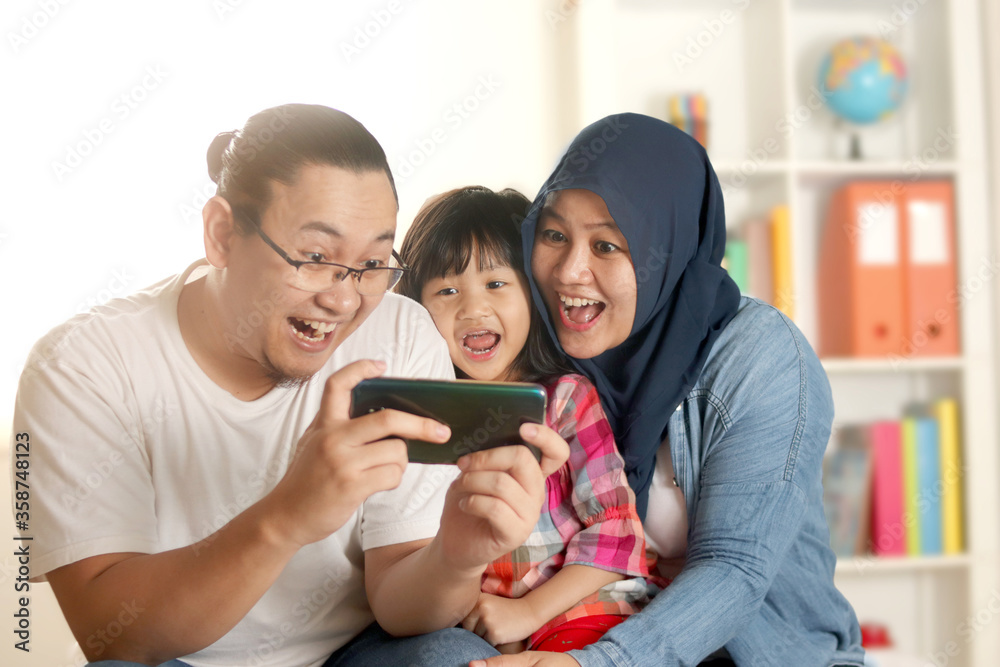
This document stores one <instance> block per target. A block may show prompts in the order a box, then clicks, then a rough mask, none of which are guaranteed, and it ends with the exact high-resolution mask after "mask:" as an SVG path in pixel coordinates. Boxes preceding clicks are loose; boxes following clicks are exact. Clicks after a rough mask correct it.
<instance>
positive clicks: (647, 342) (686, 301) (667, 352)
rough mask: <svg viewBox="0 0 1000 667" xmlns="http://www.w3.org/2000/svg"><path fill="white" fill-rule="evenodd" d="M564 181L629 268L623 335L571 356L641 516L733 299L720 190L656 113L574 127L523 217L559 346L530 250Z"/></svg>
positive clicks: (693, 148)
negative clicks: (632, 295)
mask: <svg viewBox="0 0 1000 667" xmlns="http://www.w3.org/2000/svg"><path fill="white" fill-rule="evenodd" d="M570 188H580V189H586V190H590V191H591V192H593V193H595V194H597V195H599V196H600V197H602V198H603V199H604V201H605V203H606V204H607V206H608V211H609V212H610V213H611V217H612V218H614V220H615V222H616V223H617V225H618V227H619V229H620V230H621V232H622V234H624V236H625V239H626V240H627V241H628V246H629V251H630V253H631V256H632V264H633V266H634V267H635V271H636V283H637V287H638V294H637V297H636V313H635V320H634V323H633V325H632V331H631V333H630V334H629V337H628V338H627V339H626V340H625V341H624V342H623V343H622V344H621V345H619V346H617V347H615V348H611V349H609V350H607V351H605V352H603V353H602V354H600V355H598V356H596V357H594V358H592V359H572V362H573V364H574V365H575V366H576V367H577V368H578V369H579V370H580V372H581V373H583V374H584V375H586V376H587V377H589V378H590V379H591V380H593V382H594V384H595V385H596V386H597V390H598V392H599V394H600V396H601V402H602V404H603V406H604V410H605V412H607V415H608V420H609V421H610V422H611V428H612V430H613V431H614V434H615V439H616V442H617V444H618V449H619V451H621V453H622V456H623V457H624V459H625V471H626V473H627V474H628V481H629V484H630V485H631V486H632V489H633V490H634V491H635V495H636V501H637V505H638V510H639V516H640V517H642V518H643V519H644V518H645V516H646V506H647V501H648V498H649V485H650V482H651V481H652V479H653V470H654V468H655V464H656V452H657V449H659V447H660V444H661V443H662V442H663V440H664V438H665V437H666V434H667V422H668V420H669V419H670V417H671V415H673V413H674V410H675V408H676V407H677V406H678V405H679V404H680V402H681V401H682V400H684V397H685V396H687V394H688V393H689V392H690V390H691V387H692V386H693V385H694V383H695V381H696V380H697V379H698V376H699V374H700V373H701V370H702V367H703V366H704V365H705V359H706V358H707V357H708V353H709V351H710V350H711V348H712V343H713V342H714V341H715V339H716V338H717V337H718V336H719V333H720V332H721V331H722V330H723V329H724V328H725V326H726V324H728V323H729V321H730V320H731V319H732V318H733V316H734V315H735V314H736V309H737V307H738V306H739V299H740V293H739V288H738V287H737V286H736V283H734V282H733V280H732V279H731V278H730V277H729V275H728V274H727V273H726V271H725V270H724V269H723V268H722V267H721V266H720V263H721V261H722V257H723V254H724V253H725V246H726V218H725V212H724V211H723V205H722V190H721V188H720V187H719V180H718V179H717V178H716V176H715V171H714V170H713V169H712V165H711V164H710V163H709V161H708V156H707V155H706V154H705V150H704V149H703V148H702V147H701V145H700V144H699V143H698V142H697V141H695V140H694V139H692V138H691V137H690V136H688V135H687V134H685V133H684V132H682V131H681V130H679V129H677V128H675V127H674V126H672V125H669V124H667V123H665V122H663V121H661V120H657V119H655V118H650V117H649V116H642V115H639V114H631V113H629V114H618V115H615V116H608V117H607V118H605V119H603V120H600V121H598V122H596V123H594V124H593V125H590V126H588V127H587V128H585V129H584V130H583V131H582V132H580V134H579V135H577V137H576V139H574V140H573V142H572V143H571V144H570V146H569V148H567V149H566V152H565V153H564V154H563V156H562V158H561V159H560V160H559V163H558V165H557V166H556V169H555V171H554V172H553V173H552V175H551V176H550V177H549V179H548V180H547V181H546V182H545V184H544V185H543V186H542V188H541V190H539V192H538V196H537V197H536V198H535V201H534V203H533V204H532V207H531V209H530V210H529V213H528V216H527V217H526V218H525V220H524V222H523V224H522V228H521V233H522V239H523V244H524V261H525V272H526V273H527V274H528V279H529V282H530V283H531V294H532V298H533V299H534V302H535V306H536V307H537V308H538V309H539V310H540V311H541V313H542V317H543V319H544V320H545V325H546V327H548V330H549V334H550V335H551V336H552V339H553V340H555V341H556V344H557V345H558V344H559V339H558V338H557V337H556V335H555V331H554V329H553V328H552V321H551V320H550V318H549V313H548V310H547V309H546V307H545V302H544V301H543V300H542V298H541V295H540V294H539V292H538V285H537V283H536V282H535V280H534V278H533V277H532V275H531V251H532V249H533V248H534V245H535V228H536V225H537V223H538V215H539V213H540V211H541V209H542V206H543V205H544V204H545V199H546V197H547V196H548V195H549V193H552V192H556V191H558V190H567V189H570ZM560 349H561V346H560Z"/></svg>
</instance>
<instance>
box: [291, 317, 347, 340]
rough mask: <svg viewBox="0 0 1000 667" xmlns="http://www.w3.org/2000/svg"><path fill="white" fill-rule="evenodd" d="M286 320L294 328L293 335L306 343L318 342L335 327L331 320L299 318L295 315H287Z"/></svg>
mask: <svg viewBox="0 0 1000 667" xmlns="http://www.w3.org/2000/svg"><path fill="white" fill-rule="evenodd" d="M288 321H289V322H290V323H291V325H292V328H293V329H294V330H295V335H296V336H298V337H299V338H301V339H302V340H304V341H306V342H308V343H318V342H320V341H322V340H324V339H326V338H327V337H328V336H329V335H330V334H331V333H333V330H334V329H336V328H337V325H336V324H334V323H332V322H318V321H316V320H300V319H299V318H297V317H289V318H288Z"/></svg>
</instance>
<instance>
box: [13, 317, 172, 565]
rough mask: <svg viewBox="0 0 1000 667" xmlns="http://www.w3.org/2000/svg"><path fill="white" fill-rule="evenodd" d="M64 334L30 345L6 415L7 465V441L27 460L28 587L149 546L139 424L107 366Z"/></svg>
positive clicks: (152, 521) (70, 333)
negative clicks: (64, 570) (61, 570)
mask: <svg viewBox="0 0 1000 667" xmlns="http://www.w3.org/2000/svg"><path fill="white" fill-rule="evenodd" d="M76 326H84V327H85V326H86V324H85V323H84V324H77V325H76ZM71 327H72V325H64V327H62V328H61V329H57V330H56V331H54V332H53V333H51V334H50V335H49V336H47V337H45V338H43V339H42V340H41V341H40V342H39V343H38V344H37V345H36V346H35V348H34V350H33V351H32V354H31V355H30V356H29V358H28V362H27V364H26V366H25V369H24V371H23V373H22V375H21V379H20V383H19V386H18V392H17V400H16V403H15V407H14V420H13V428H12V436H11V456H12V459H13V458H14V457H15V455H16V452H15V449H16V447H15V441H16V442H20V443H22V444H23V443H24V442H27V443H28V447H27V448H24V447H22V448H20V450H19V451H21V452H22V453H23V452H24V451H27V453H28V456H27V457H24V460H27V461H29V465H28V467H27V469H26V470H27V473H28V474H27V475H25V477H26V480H21V481H22V482H23V483H24V484H26V485H27V486H28V491H29V497H30V503H29V510H28V511H29V518H28V520H27V521H25V523H24V524H22V525H20V526H18V528H19V530H20V532H21V534H22V535H23V536H26V537H31V538H32V541H31V548H32V559H31V579H32V580H33V581H42V580H44V575H45V573H47V572H49V571H51V570H54V569H56V568H58V567H62V566H63V565H68V564H70V563H73V562H76V561H78V560H81V559H84V558H89V557H91V556H96V555H100V554H105V553H116V552H139V553H153V552H155V551H156V547H157V536H156V511H155V504H154V493H153V484H152V479H151V476H150V471H149V462H148V459H147V457H146V456H145V455H144V453H143V451H142V449H141V448H140V447H139V445H138V443H137V440H136V438H137V437H138V438H141V428H142V425H141V420H138V419H136V418H135V417H134V415H133V413H132V411H131V409H130V402H129V400H128V398H127V392H126V391H125V387H124V385H123V381H122V379H121V377H120V376H119V375H118V374H117V373H116V372H115V370H114V364H113V363H112V362H111V361H109V360H108V358H107V357H104V356H102V351H101V350H99V349H91V347H95V348H96V346H92V345H89V344H83V345H81V344H80V342H81V341H80V339H84V338H86V337H87V336H86V334H84V333H83V332H82V331H81V330H77V329H73V328H71ZM74 338H76V339H77V340H76V341H74V340H73V339H74ZM60 347H62V348H68V349H60ZM46 350H49V351H50V352H52V354H46ZM67 359H72V360H73V362H72V363H71V362H70V361H67ZM77 359H79V360H80V362H79V363H76V360H77ZM19 434H23V435H20V436H19ZM17 479H18V478H14V480H17ZM14 480H12V481H14ZM22 488H23V487H22ZM17 490H18V489H17V488H15V485H14V484H12V491H17Z"/></svg>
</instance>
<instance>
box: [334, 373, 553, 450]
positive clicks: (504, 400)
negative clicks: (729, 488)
mask: <svg viewBox="0 0 1000 667" xmlns="http://www.w3.org/2000/svg"><path fill="white" fill-rule="evenodd" d="M545 402H546V394H545V388H544V387H542V386H541V385H539V384H533V383H529V382H481V381H478V380H413V379H408V378H391V377H380V378H371V379H369V380H362V381H361V382H359V383H358V384H357V386H355V387H354V389H353V390H352V391H351V417H352V418H353V417H360V416H362V415H366V414H369V413H372V412H376V411H378V410H385V409H387V408H389V409H393V410H401V411H403V412H409V413H412V414H415V415H420V416H421V417H429V418H431V419H435V420H437V421H439V422H441V423H442V424H445V425H447V426H448V427H450V428H451V439H450V440H449V441H448V442H445V443H437V442H425V441H423V440H406V449H407V452H408V455H409V460H410V461H412V462H414V463H455V462H457V461H458V459H459V458H460V457H462V456H464V455H465V454H469V453H471V452H476V451H479V450H482V449H490V448H493V447H503V446H504V445H513V444H524V443H523V442H522V440H521V436H520V435H519V434H518V429H520V427H521V424H524V423H527V422H531V423H534V424H542V423H544V421H545ZM524 446H525V447H527V448H528V449H529V450H531V453H532V455H533V456H534V457H535V459H536V460H538V461H541V460H542V453H541V452H540V451H539V449H538V448H537V447H535V446H533V445H524Z"/></svg>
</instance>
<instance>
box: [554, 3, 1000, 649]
mask: <svg viewBox="0 0 1000 667" xmlns="http://www.w3.org/2000/svg"><path fill="white" fill-rule="evenodd" d="M904 6H905V7H906V8H914V9H915V11H914V12H912V13H911V14H909V15H903V14H899V13H894V12H896V11H897V9H899V10H902V9H903V8H904ZM726 12H729V14H726ZM980 13H981V7H980V2H979V1H978V0H926V2H913V3H903V2H900V1H899V0H753V1H750V2H747V1H746V0H704V1H702V2H697V3H695V2H683V1H682V0H659V1H656V0H589V1H588V0H584V1H582V2H578V3H577V5H576V10H575V12H574V13H573V15H572V22H573V30H574V39H573V40H572V43H573V50H572V53H570V54H569V55H567V56H566V61H567V62H569V63H571V64H570V65H567V75H568V76H570V77H572V78H573V80H572V82H571V85H570V86H569V89H570V90H572V91H573V92H574V95H575V97H576V98H577V102H578V103H577V105H576V106H575V107H573V105H566V106H567V108H572V110H570V111H567V112H566V114H567V115H565V117H564V118H563V121H564V123H565V125H566V126H567V127H570V128H573V129H574V131H575V130H576V129H578V128H580V127H583V126H584V125H586V124H588V123H590V122H593V121H595V120H598V119H599V118H601V117H603V116H605V115H607V114H610V113H616V112H620V111H637V112H641V113H646V114H649V115H652V116H656V117H659V118H664V119H666V117H667V100H668V98H669V97H670V96H671V95H672V94H678V93H689V92H700V93H703V94H705V95H706V96H707V98H708V102H709V153H710V155H711V157H712V161H713V164H714V165H715V167H716V172H717V174H718V176H719V180H720V182H721V183H722V185H723V189H724V192H725V198H726V215H727V224H728V225H729V226H730V228H731V229H734V228H737V227H738V226H739V225H740V224H741V223H742V222H744V221H746V220H749V219H752V218H754V217H764V216H766V215H767V213H768V212H769V210H770V209H771V208H772V207H773V206H775V205H777V204H788V205H789V207H790V213H791V219H792V224H793V232H792V233H793V239H792V241H793V248H794V267H793V271H794V279H795V290H796V295H795V298H796V317H795V319H796V322H797V324H798V325H799V327H800V328H801V329H802V331H803V333H805V335H806V336H807V338H809V340H810V341H811V342H812V343H813V344H814V346H815V344H816V338H817V303H816V301H817V300H816V296H815V293H816V270H817V265H818V256H819V253H820V252H821V248H820V239H821V237H822V228H823V227H822V226H823V219H824V215H825V211H826V206H827V203H828V201H829V197H830V194H831V193H832V192H833V191H834V190H835V189H836V188H837V187H839V186H840V185H842V184H844V183H846V182H847V181H850V180H853V179H855V178H876V179H887V180H892V179H896V178H900V179H908V178H909V177H910V175H912V174H913V173H914V167H915V165H916V166H918V169H917V171H918V172H919V177H920V178H948V179H951V180H952V181H953V182H954V184H955V196H956V202H955V203H956V228H957V229H956V233H957V239H956V252H957V259H958V273H959V276H958V282H959V285H965V284H968V283H969V282H970V281H972V280H974V279H975V276H976V271H977V270H979V269H980V268H981V266H982V265H983V262H984V261H985V260H987V259H988V258H990V257H991V255H990V250H991V249H992V248H994V247H996V246H995V245H994V241H993V239H992V238H991V232H990V230H991V226H992V225H991V221H990V209H989V206H988V204H989V200H988V194H989V193H988V189H987V183H988V181H987V173H986V169H987V166H988V163H987V157H986V153H985V151H986V145H987V142H986V141H985V137H986V136H987V128H986V125H985V118H984V112H983V109H984V92H983V85H984V81H983V72H982V69H983V53H982V48H983V45H982V40H981V36H980V33H981V29H980V26H981V20H982V19H981V16H980ZM727 17H728V18H729V19H731V20H728V21H727V20H726V18H727ZM901 17H902V18H905V20H902V21H900V18H901ZM720 24H721V26H722V29H721V30H719V26H720ZM886 26H894V27H896V28H897V29H895V30H892V31H891V32H888V33H887V34H885V35H882V36H884V37H885V38H887V39H888V40H889V41H890V42H892V43H893V44H894V45H895V46H896V47H897V48H898V49H899V50H900V51H901V53H902V54H903V57H904V59H905V60H906V62H907V65H908V68H909V76H910V89H909V93H908V99H907V101H906V103H905V104H904V106H903V108H902V109H901V110H900V112H899V113H898V114H897V116H896V117H895V118H894V119H892V120H890V121H887V122H885V123H883V124H879V125H876V126H874V127H872V128H869V129H864V130H862V131H861V132H860V138H861V141H862V145H863V150H864V159H863V160H861V161H852V160H849V159H847V148H846V147H847V140H846V135H845V134H844V133H843V132H840V133H838V125H837V121H836V120H835V118H834V117H833V115H832V114H831V113H830V112H829V111H828V110H827V109H826V108H824V107H818V108H812V107H811V106H810V101H811V100H810V86H812V85H814V84H815V81H816V76H817V69H818V65H819V62H820V59H821V57H822V55H823V54H824V53H825V52H826V51H827V50H828V49H829V47H830V46H832V44H833V43H834V42H836V41H838V40H840V39H843V38H846V37H851V36H856V35H875V36H880V34H879V32H880V28H883V29H884V28H885V27H886ZM713 28H714V29H715V32H716V33H717V34H712V32H713V30H712V29H713ZM706 31H707V32H708V34H709V35H710V37H706V35H705V34H704V33H705V32H706ZM691 39H694V40H695V43H696V44H699V42H698V40H700V44H699V46H700V47H701V51H700V53H698V54H697V57H694V58H692V59H691V62H683V63H681V64H678V59H677V57H676V56H677V54H678V53H681V54H686V51H685V49H686V48H687V47H689V46H690V45H691V41H690V40H691ZM805 110H808V114H806V112H805ZM796 114H798V116H796ZM806 115H808V118H805V119H804V120H801V121H800V120H798V119H800V118H802V117H803V116H806ZM782 120H784V121H785V124H784V125H780V124H779V123H780V122H781V121H782ZM792 120H795V126H794V127H793V129H792V130H791V131H789V130H788V128H789V126H790V125H791V121H792ZM942 133H944V135H946V136H947V137H950V139H948V140H942V141H937V144H936V145H935V141H936V140H937V139H939V138H940V137H941V136H942ZM762 150H763V153H762ZM995 282H996V281H991V280H986V281H982V287H981V288H980V289H979V290H978V291H977V292H976V294H975V295H974V296H973V297H972V298H969V299H966V300H964V301H963V303H962V307H961V310H960V318H961V327H962V341H961V344H962V355H961V356H960V357H955V358H950V357H949V358H912V359H906V360H903V361H901V362H900V361H898V360H896V361H893V360H890V359H864V360H861V359H824V360H823V363H824V367H825V368H826V370H827V374H828V375H829V377H830V382H831V385H832V387H833V391H834V400H835V403H836V408H837V416H836V422H837V424H848V423H858V422H866V421H872V420H875V419H897V418H899V416H900V415H901V414H902V409H903V406H904V405H906V404H907V403H908V402H910V401H913V400H930V399H934V398H938V397H943V396H954V397H956V398H957V399H958V400H959V402H960V406H961V411H962V422H961V427H962V437H963V457H964V464H965V465H966V477H965V498H964V500H965V504H964V509H965V522H966V525H965V539H966V551H965V553H963V554H960V555H955V556H935V557H920V558H896V559H880V558H875V557H860V558H856V559H848V560H843V561H841V562H840V563H838V566H837V571H836V582H837V585H838V587H839V588H840V589H841V590H842V591H843V592H844V594H845V595H846V596H847V597H848V599H850V600H851V602H852V604H853V605H854V607H855V610H856V611H857V613H858V617H859V619H860V620H861V621H862V622H866V621H871V622H880V623H883V624H886V625H888V627H889V630H890V632H891V634H892V636H893V638H894V640H895V641H896V644H897V647H898V648H900V649H903V650H906V651H909V652H911V653H913V654H915V655H917V656H919V657H921V658H923V659H924V660H925V661H928V664H936V663H933V662H931V658H932V656H934V655H935V654H939V653H940V652H942V651H946V649H955V648H956V647H957V655H948V657H947V660H948V662H947V664H948V665H950V666H951V667H974V666H975V667H979V666H984V665H993V664H996V661H997V656H998V655H1000V614H993V613H992V612H991V611H990V606H989V603H990V600H991V596H993V595H994V594H996V595H998V596H1000V495H998V491H997V487H998V486H1000V484H998V481H1000V458H998V453H997V450H998V429H997V417H996V412H997V411H996V400H997V393H996V389H997V387H996V379H995V377H994V376H995V372H996V368H997V365H996V361H997V359H996V350H995V342H994V335H993V331H994V327H995V319H994V311H993V308H994V304H995V303H996V300H995V296H996V289H995V285H994V283H995ZM995 605H996V603H994V608H995ZM987 615H990V618H989V619H987V618H986V616H987ZM970 620H971V621H972V622H971V623H970ZM984 621H988V622H984ZM970 628H978V629H977V630H975V631H968V630H969V629H970ZM949 642H953V644H951V645H949ZM952 652H954V650H953V651H952Z"/></svg>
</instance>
